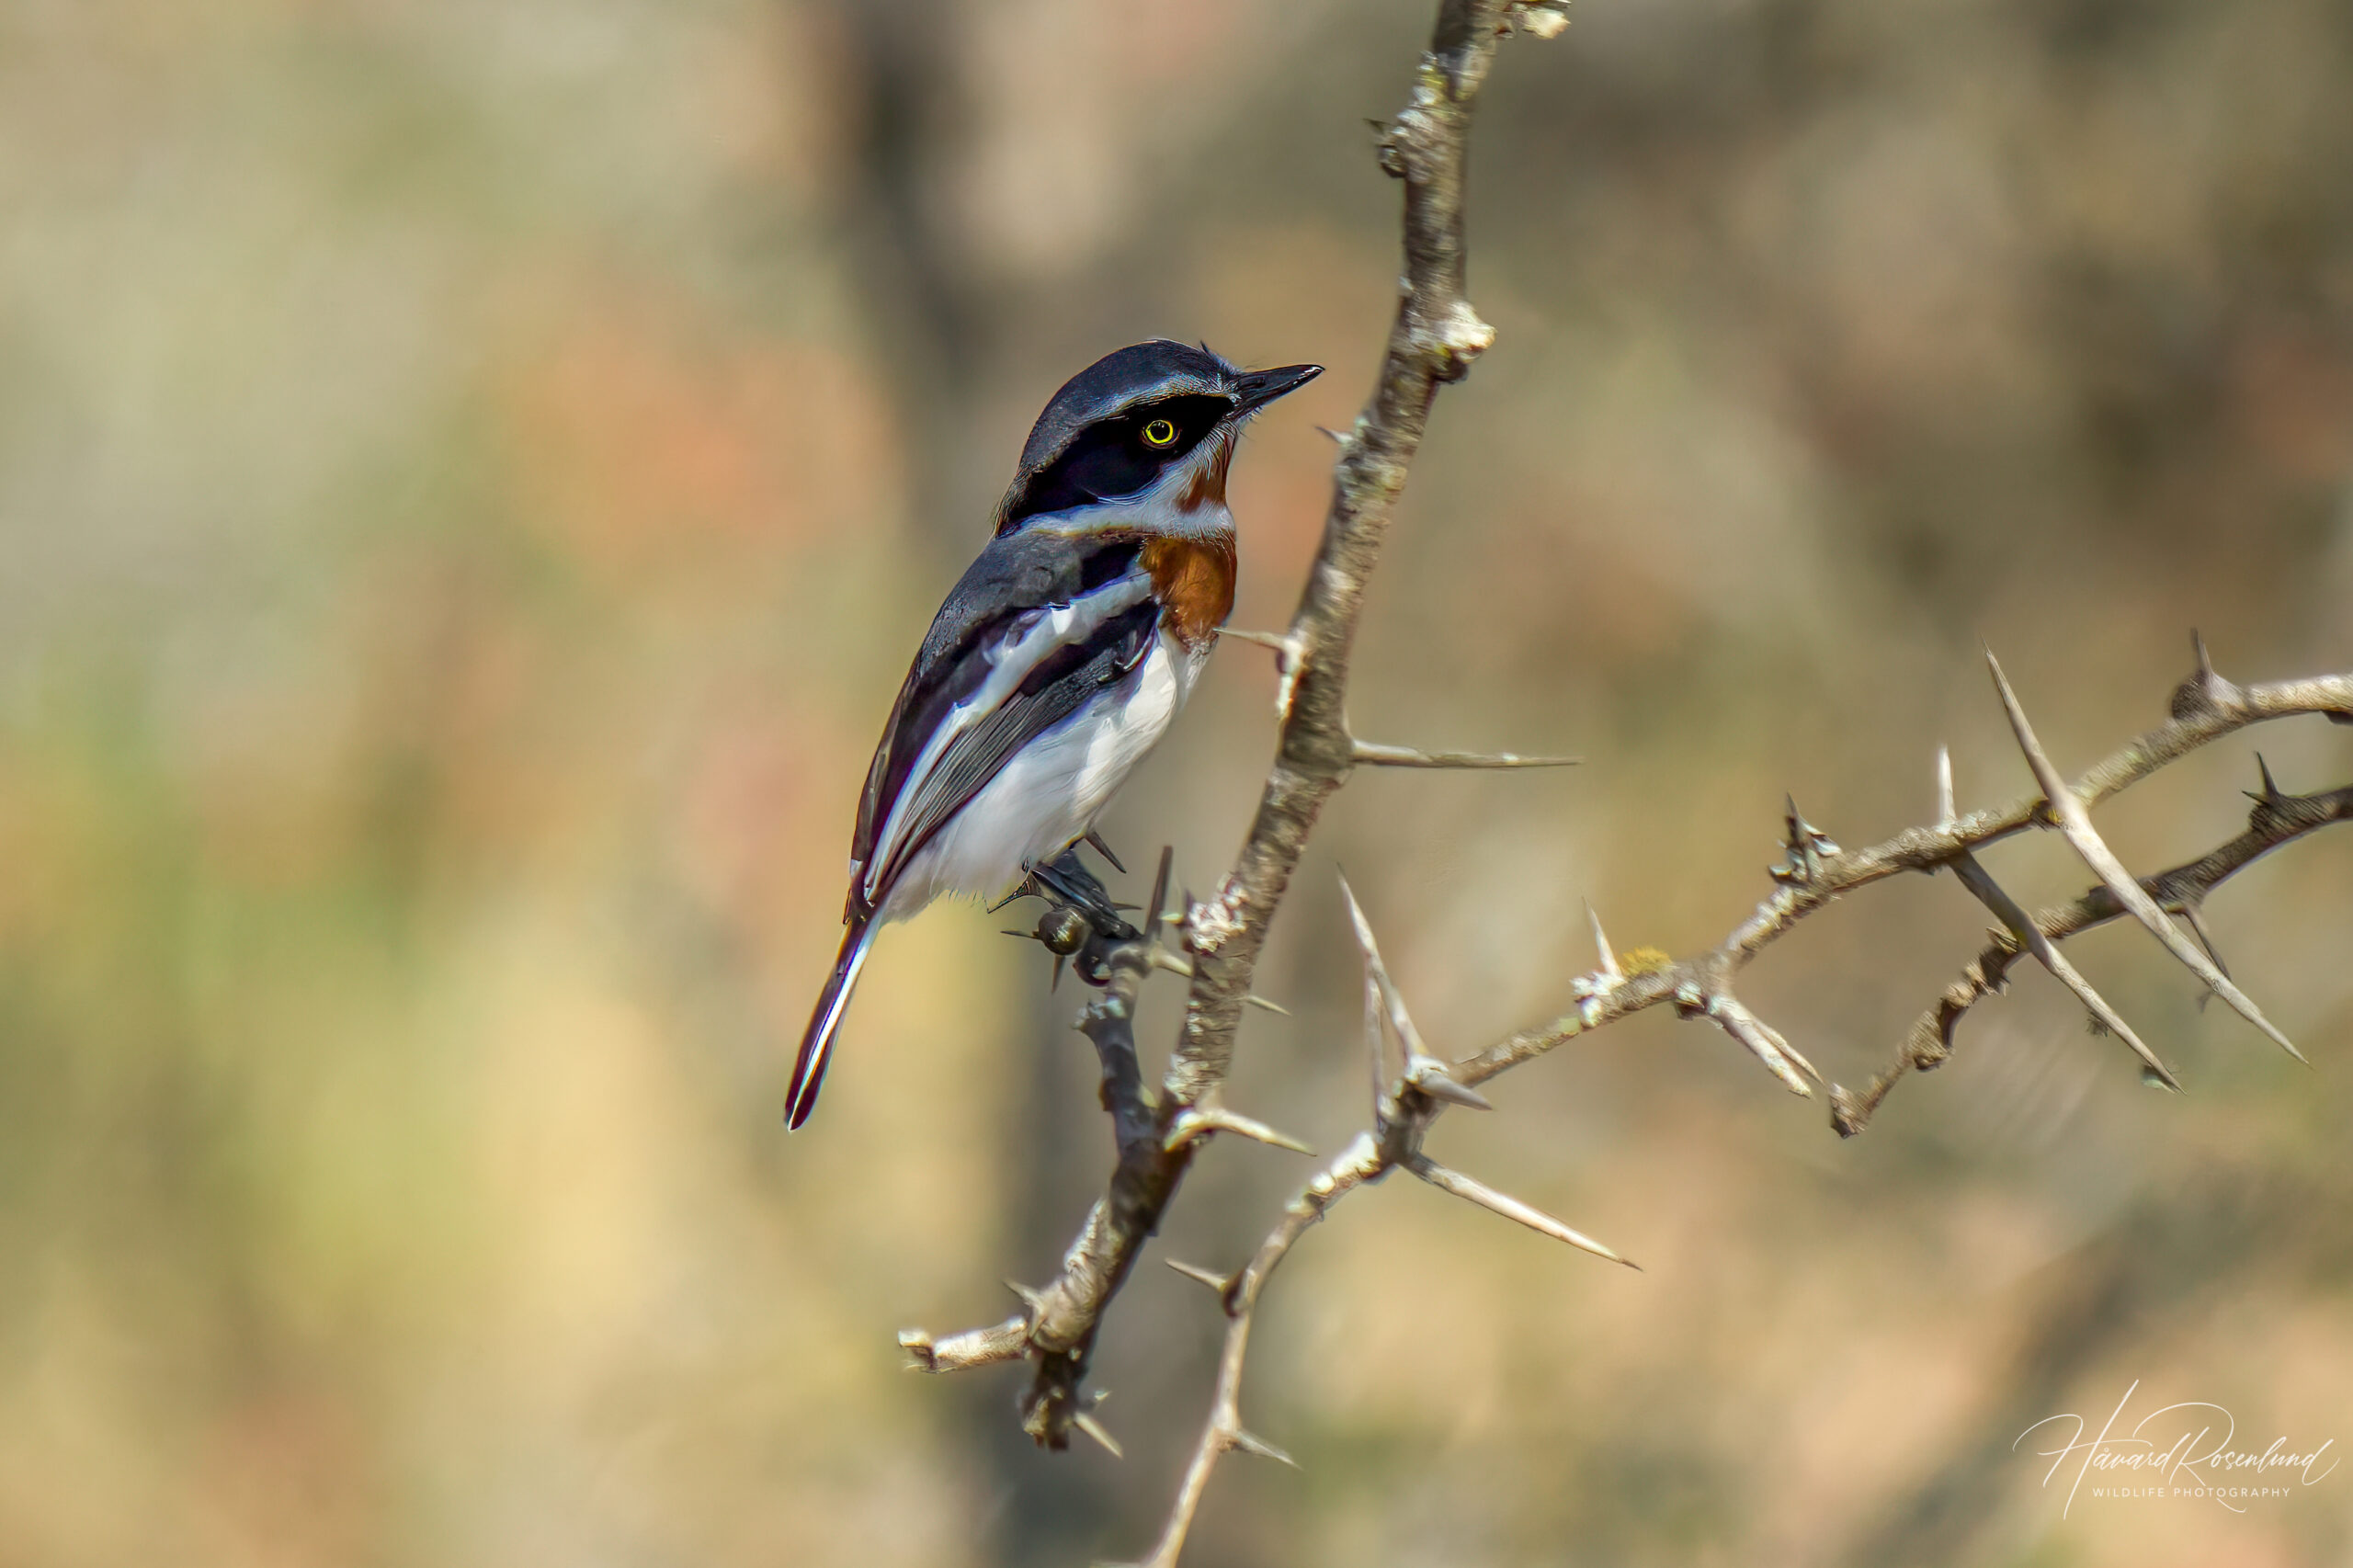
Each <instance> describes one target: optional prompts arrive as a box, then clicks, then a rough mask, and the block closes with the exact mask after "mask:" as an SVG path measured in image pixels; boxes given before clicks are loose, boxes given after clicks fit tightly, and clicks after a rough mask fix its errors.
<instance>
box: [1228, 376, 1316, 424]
mask: <svg viewBox="0 0 2353 1568" xmlns="http://www.w3.org/2000/svg"><path fill="white" fill-rule="evenodd" d="M1323 373H1324V367H1323V366H1321V365H1284V366H1282V367H1280V368H1279V369H1272V370H1252V371H1250V372H1248V373H1247V374H1246V375H1240V376H1236V377H1234V378H1233V397H1234V401H1233V412H1234V413H1235V414H1236V415H1245V414H1255V413H1256V412H1257V411H1258V410H1259V409H1262V408H1264V407H1266V406H1267V404H1268V403H1272V402H1274V401H1275V399H1277V398H1279V397H1281V396H1284V395H1285V394H1287V393H1290V392H1297V391H1298V390H1299V389H1300V388H1302V387H1303V386H1305V385H1306V384H1307V383H1308V382H1310V381H1313V380H1314V379H1315V378H1316V377H1318V376H1320V375H1322V374H1323Z"/></svg>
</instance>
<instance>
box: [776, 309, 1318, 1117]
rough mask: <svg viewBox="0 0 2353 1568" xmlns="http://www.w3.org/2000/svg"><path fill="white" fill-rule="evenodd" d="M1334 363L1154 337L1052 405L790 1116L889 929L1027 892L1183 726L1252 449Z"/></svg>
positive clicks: (853, 853) (1004, 510) (869, 873)
mask: <svg viewBox="0 0 2353 1568" xmlns="http://www.w3.org/2000/svg"><path fill="white" fill-rule="evenodd" d="M1322 373H1323V367H1322V366H1320V365H1286V366H1284V367H1282V368H1281V369H1275V370H1241V369H1236V368H1235V367H1233V366H1232V365H1229V364H1227V363H1226V362H1225V361H1224V360H1223V359H1221V358H1218V357H1217V356H1216V355H1214V354H1212V353H1211V352H1210V351H1209V350H1208V349H1207V348H1205V347H1203V348H1191V347H1186V346H1185V345H1184V344H1181V343H1169V342H1163V341H1154V342H1151V343H1138V344H1134V345H1131V346H1130V347H1126V348H1121V349H1120V350H1118V351H1116V352H1114V353H1111V354H1107V355H1105V356H1104V357H1103V358H1100V359H1097V361H1096V362H1095V363H1094V364H1092V365H1090V366H1088V367H1087V368H1086V369H1084V370H1081V371H1080V372H1079V373H1078V374H1077V375H1075V376H1074V377H1072V378H1071V379H1070V381H1067V382H1066V383H1064V384H1063V389H1062V391H1060V392H1056V393H1055V394H1054V396H1053V401H1052V402H1051V403H1047V404H1046V410H1045V412H1044V413H1043V414H1040V415H1039V416H1038V423H1037V425H1036V426H1033V427H1032V428H1031V430H1030V432H1029V443H1028V444H1027V445H1026V446H1024V447H1023V448H1022V449H1021V466H1020V468H1019V469H1018V471H1017V472H1015V474H1014V476H1013V483H1012V485H1011V487H1010V488H1008V489H1007V490H1006V493H1005V499H1004V500H1003V501H1001V502H999V503H998V504H997V509H996V524H995V535H994V537H993V538H991V539H990V540H989V542H988V544H987V545H986V546H985V547H983V550H982V551H981V553H980V557H979V559H977V560H975V561H974V562H972V566H971V567H970V568H969V569H967V570H966V572H965V573H964V575H963V577H962V578H961V580H959V581H958V583H957V585H956V586H955V588H954V589H953V590H951V591H950V592H949V596H948V601H947V602H946V603H945V604H943V605H941V606H940V607H939V613H938V615H936V616H934V617H933V618H932V622H931V630H930V631H929V632H927V633H926V635H925V637H924V640H923V645H922V646H921V647H920V648H918V649H917V650H916V651H915V664H914V666H913V667H912V668H910V669H909V670H908V671H907V678H906V683H905V684H904V685H903V686H902V687H900V688H899V700H898V701H897V702H896V703H895V704H893V705H892V709H891V717H890V721H889V722H887V723H886V724H884V726H883V729H882V743H881V745H879V746H878V747H876V748H875V752H874V762H873V766H872V767H870V768H869V769H868V770H867V775H866V794H865V798H864V799H863V800H862V801H859V802H858V832H857V835H856V836H855V837H854V838H853V839H852V840H851V843H850V856H849V876H850V881H849V907H848V908H847V911H845V912H844V914H843V916H842V918H843V920H844V921H845V922H846V923H847V925H848V926H849V929H848V931H847V934H845V935H844V937H842V949H841V956H840V957H839V958H837V959H835V960H834V972H833V974H832V976H831V977H830V978H829V979H827V981H826V982H825V989H824V992H823V993H822V994H819V996H818V998H817V1006H816V1011H815V1012H814V1013H813V1015H812V1016H811V1017H810V1019H809V1032H808V1033H807V1034H806V1035H804V1036H803V1037H802V1038H801V1055H800V1057H799V1059H798V1060H797V1061H795V1062H793V1064H792V1086H791V1089H790V1092H789V1094H788V1096H787V1100H786V1119H787V1120H788V1122H789V1123H790V1125H791V1126H793V1127H799V1126H800V1125H801V1123H802V1122H804V1121H806V1120H808V1119H809V1112H810V1111H811V1110H812V1109H813V1108H814V1107H815V1105H816V1103H817V1089H818V1086H819V1085H821V1084H823V1083H824V1077H825V1062H826V1060H827V1058H828V1057H829V1056H831V1054H832V1052H833V1046H834V1038H835V1034H836V1033H837V1032H838V1031H839V1030H840V1028H841V1023H842V1014H843V1011H844V1009H846V1008H847V1006H849V997H850V989H851V987H853V986H854V985H856V984H857V983H858V970H859V968H860V967H861V966H862V965H864V963H865V962H866V954H867V950H868V949H870V947H871V946H872V944H873V941H874V936H875V932H876V931H877V930H878V929H879V928H880V927H881V926H882V925H884V924H885V923H887V922H889V921H892V920H904V919H905V918H907V917H908V916H909V915H914V914H915V913H916V912H917V911H919V910H921V909H922V908H923V907H924V906H925V905H926V904H928V903H931V901H932V900H934V899H936V898H938V897H940V896H942V895H943V894H954V893H965V894H978V895H982V896H988V895H992V894H996V893H1002V892H1006V891H1007V890H1009V889H1011V888H1012V887H1014V886H1016V885H1017V883H1018V882H1019V881H1021V880H1022V879H1023V878H1024V877H1026V876H1027V875H1028V874H1029V869H1030V868H1032V867H1034V866H1038V865H1040V864H1043V863H1044V862H1046V861H1049V860H1051V859H1052V858H1054V857H1056V856H1058V855H1060V854H1061V853H1062V852H1063V850H1065V849H1067V848H1069V847H1070V846H1072V845H1073V844H1074V843H1076V842H1077V841H1078V840H1079V839H1081V838H1084V837H1085V836H1086V835H1088V834H1089V833H1091V832H1092V831H1093V830H1094V826H1095V819H1096V817H1097V816H1098V815H1099V814H1100V813H1101V812H1102V811H1103V808H1104V807H1105V806H1107V805H1108V804H1109V803H1110V800H1111V797H1112V795H1113V794H1114V793H1116V792H1117V791H1118V790H1119V788H1120V784H1121V783H1123V782H1124V781H1125V780H1126V778H1127V777H1128V774H1129V771H1130V770H1131V769H1132V768H1133V767H1135V765H1136V764H1137V762H1139V761H1140V760H1142V757H1143V755H1144V754H1145V753H1146V752H1148V751H1150V750H1151V749H1152V746H1153V744H1154V742H1156V741H1158V740H1159V739H1160V737H1161V735H1162V734H1163V733H1165V732H1166V730H1167V728H1168V723H1169V721H1170V720H1171V719H1173V718H1175V717H1176V710H1177V709H1178V708H1179V707H1180V706H1182V705H1183V703H1184V700H1185V698H1186V694H1187V693H1188V692H1189V691H1190V690H1191V689H1192V686H1193V679H1194V677H1195V676H1197V675H1199V673H1200V669H1201V666H1202V665H1203V664H1205V663H1206V662H1207V661H1208V659H1209V654H1210V649H1211V646H1212V645H1213V644H1214V643H1215V642H1217V633H1218V628H1219V626H1220V625H1222V623H1223V622H1224V620H1225V617H1226V612H1227V611H1228V610H1230V609H1232V608H1233V570H1234V549H1233V513H1231V512H1229V511H1228V510H1226V505H1225V474H1226V468H1227V465H1228V464H1230V463H1231V462H1232V461H1233V446H1234V442H1235V441H1236V440H1237V439H1238V438H1239V437H1241V434H1242V427H1243V426H1245V424H1247V423H1248V422H1249V420H1250V416H1251V415H1254V414H1256V412H1257V411H1258V410H1260V409H1261V408H1264V407H1265V406H1266V405H1267V404H1268V403H1272V402H1274V400H1275V399H1277V398H1279V397H1281V396H1282V395H1283V394H1284V393H1286V392H1293V391H1296V390H1297V389H1298V388H1300V387H1302V386H1304V385H1306V384H1307V382H1309V381H1313V379H1314V378H1315V377H1316V376H1318V375H1320V374H1322Z"/></svg>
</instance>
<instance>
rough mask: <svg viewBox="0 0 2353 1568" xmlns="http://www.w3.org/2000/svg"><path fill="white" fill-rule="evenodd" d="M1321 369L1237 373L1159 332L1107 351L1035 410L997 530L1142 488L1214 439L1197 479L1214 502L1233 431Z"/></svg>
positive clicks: (1299, 367) (1298, 367) (1220, 492)
mask: <svg viewBox="0 0 2353 1568" xmlns="http://www.w3.org/2000/svg"><path fill="white" fill-rule="evenodd" d="M1323 372H1324V367H1323V366H1321V365H1285V366H1283V367H1282V368H1281V369H1273V370H1243V369H1237V368H1236V367H1234V366H1233V365H1229V364H1227V363H1226V362H1225V361H1224V360H1223V359H1221V358H1218V357H1217V356H1216V355H1214V354H1212V353H1211V352H1210V351H1209V350H1208V349H1207V348H1195V347H1189V346H1188V345H1186V344H1182V343H1171V342H1168V341H1167V340H1165V339H1162V338H1155V339H1154V340H1153V341H1151V342H1149V343H1137V344H1131V345H1130V346H1129V347H1125V348H1120V349H1116V350H1114V351H1113V352H1111V353H1109V354H1106V355H1105V356H1103V358H1100V359H1097V361H1095V363H1094V364H1092V365H1089V366H1088V367H1087V368H1086V369H1084V370H1081V371H1080V372H1079V373H1078V374H1077V375H1075V376H1073V377H1072V378H1071V379H1070V380H1069V381H1065V382H1063V389H1062V391H1060V392H1056V393H1055V394H1054V396H1053V400H1052V401H1051V402H1050V403H1047V404H1046V411H1045V412H1044V413H1043V414H1040V415H1038V423H1037V424H1036V425H1035V426H1032V427H1031V429H1030V431H1029V442H1028V444H1026V445H1025V446H1024V447H1023V448H1022V449H1021V470H1020V472H1018V473H1017V474H1016V475H1015V476H1014V480H1013V485H1012V488H1011V489H1009V490H1007V491H1006V495H1005V500H1004V502H1003V504H1002V505H1000V506H998V508H997V519H996V528H997V532H999V533H1005V532H1007V531H1009V530H1011V529H1013V528H1018V527H1020V526H1021V524H1022V523H1023V522H1024V521H1026V520H1027V519H1029V518H1030V517H1038V516H1040V515H1041V514H1044V513H1049V512H1068V511H1071V510H1073V509H1074V508H1077V507H1083V506H1091V505H1093V504H1095V503H1097V502H1100V501H1108V500H1114V499H1118V498H1120V497H1125V496H1131V495H1138V494H1142V493H1143V492H1145V491H1147V490H1149V489H1151V488H1152V486H1153V485H1154V484H1155V483H1158V482H1159V480H1160V479H1161V478H1162V476H1163V475H1165V474H1166V473H1167V472H1169V470H1170V469H1171V468H1173V467H1176V466H1177V465H1179V464H1183V463H1186V462H1187V461H1188V460H1191V459H1193V458H1194V457H1195V456H1196V455H1197V454H1199V453H1200V451H1201V448H1202V445H1203V443H1204V442H1209V441H1212V440H1214V441H1216V442H1218V444H1219V445H1218V449H1217V450H1216V452H1215V453H1214V454H1212V455H1213V456H1214V457H1215V459H1216V460H1214V461H1213V462H1212V463H1211V464H1210V465H1209V467H1208V468H1206V469H1204V471H1203V472H1204V478H1205V479H1206V480H1209V481H1210V482H1211V483H1213V485H1214V489H1215V495H1214V497H1213V498H1214V499H1217V500H1219V501H1222V500H1223V498H1224V488H1225V466H1224V461H1223V458H1224V456H1225V455H1226V454H1228V453H1230V452H1231V451H1232V449H1233V433H1234V432H1235V431H1236V430H1238V429H1239V428H1240V427H1241V426H1242V425H1243V423H1244V422H1245V421H1246V420H1247V419H1248V418H1249V417H1250V415H1253V414H1255V413H1256V412H1257V411H1258V410H1259V409H1261V408H1264V407H1265V406H1266V405H1267V403H1272V402H1274V401H1275V399H1277V398H1279V397H1281V396H1282V395H1283V394H1284V393H1286V392H1294V391H1296V390H1298V389H1299V388H1301V387H1303V386H1305V385H1306V384H1307V383H1308V382H1309V381H1313V380H1314V379H1315V378H1316V377H1317V376H1319V375H1321V374H1323ZM1212 471H1213V472H1212Z"/></svg>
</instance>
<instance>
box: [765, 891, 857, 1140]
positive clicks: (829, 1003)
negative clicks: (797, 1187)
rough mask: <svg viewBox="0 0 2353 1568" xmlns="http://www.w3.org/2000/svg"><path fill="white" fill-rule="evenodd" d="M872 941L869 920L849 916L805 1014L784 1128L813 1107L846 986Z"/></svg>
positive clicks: (792, 1126) (845, 1001)
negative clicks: (825, 975) (806, 1027)
mask: <svg viewBox="0 0 2353 1568" xmlns="http://www.w3.org/2000/svg"><path fill="white" fill-rule="evenodd" d="M873 941H874V926H873V923H872V922H871V921H870V920H864V919H856V918H853V919H852V920H851V921H850V924H849V930H848V931H847V932H846V933H844V935H843V937H842V950H841V956H840V957H838V958H836V959H835V960H834V972H833V973H832V975H831V976H829V977H828V978H827V979H826V981H825V989H824V991H822V992H820V993H819V994H818V995H817V1010H816V1011H815V1012H813V1013H812V1014H810V1015H809V1032H808V1033H807V1034H805V1035H802V1036H801V1054H800V1056H799V1057H798V1058H796V1059H795V1060H794V1062H793V1063H792V1087H791V1088H790V1089H789V1090H788V1091H786V1094H785V1098H784V1123H785V1127H786V1129H787V1131H790V1130H792V1129H796V1128H798V1127H799V1126H800V1125H801V1123H802V1122H804V1121H806V1120H808V1119H809V1113H810V1112H811V1111H813V1110H814V1109H816V1108H817V1090H818V1088H819V1087H820V1086H822V1085H824V1082H825V1062H826V1061H827V1059H828V1058H830V1057H831V1056H832V1055H833V1054H834V1035H835V1032H836V1031H837V1030H839V1029H840V1028H841V1027H842V1015H843V1014H844V1013H846V1012H847V1011H849V993H850V988H851V987H852V986H854V985H856V984H857V983H858V971H859V970H861V969H863V968H865V967H866V949H868V948H869V947H870V946H871V945H872V944H873Z"/></svg>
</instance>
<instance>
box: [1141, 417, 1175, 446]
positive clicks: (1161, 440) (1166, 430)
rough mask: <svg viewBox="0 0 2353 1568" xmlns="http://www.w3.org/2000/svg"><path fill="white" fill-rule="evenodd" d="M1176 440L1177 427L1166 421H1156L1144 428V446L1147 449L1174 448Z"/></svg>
mask: <svg viewBox="0 0 2353 1568" xmlns="http://www.w3.org/2000/svg"><path fill="white" fill-rule="evenodd" d="M1175 443H1176V425H1175V424H1174V423H1173V422H1171V421H1169V420H1166V419H1155V420H1154V421H1153V422H1152V423H1151V424H1149V425H1147V426H1144V427H1143V444H1144V445H1145V446H1147V447H1166V446H1172V445H1174V444H1175Z"/></svg>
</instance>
